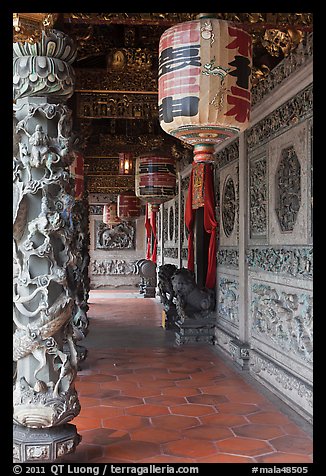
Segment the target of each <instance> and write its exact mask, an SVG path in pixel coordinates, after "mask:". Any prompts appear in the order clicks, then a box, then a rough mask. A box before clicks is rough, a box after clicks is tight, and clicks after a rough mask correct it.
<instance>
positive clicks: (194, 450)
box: [164, 438, 217, 458]
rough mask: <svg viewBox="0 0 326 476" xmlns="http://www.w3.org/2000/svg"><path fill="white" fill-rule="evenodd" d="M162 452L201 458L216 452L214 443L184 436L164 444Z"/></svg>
mask: <svg viewBox="0 0 326 476" xmlns="http://www.w3.org/2000/svg"><path fill="white" fill-rule="evenodd" d="M164 453H166V454H169V455H175V456H188V457H190V458H201V457H204V456H210V455H213V454H215V453H217V450H216V447H215V445H214V444H213V443H212V442H210V441H204V440H202V439H194V438H185V439H183V440H179V441H172V442H171V443H167V444H166V445H164Z"/></svg>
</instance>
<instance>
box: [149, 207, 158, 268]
mask: <svg viewBox="0 0 326 476" xmlns="http://www.w3.org/2000/svg"><path fill="white" fill-rule="evenodd" d="M156 214H157V212H156V211H153V210H152V211H151V216H150V224H151V227H152V232H153V236H154V244H153V252H152V256H151V258H150V259H151V261H153V263H156V260H157V233H156Z"/></svg>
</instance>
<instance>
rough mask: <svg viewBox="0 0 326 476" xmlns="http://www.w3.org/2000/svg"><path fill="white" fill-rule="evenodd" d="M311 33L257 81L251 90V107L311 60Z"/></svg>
mask: <svg viewBox="0 0 326 476" xmlns="http://www.w3.org/2000/svg"><path fill="white" fill-rule="evenodd" d="M312 54H313V33H309V34H308V35H307V36H306V37H305V38H304V40H303V41H302V42H301V43H300V45H299V46H298V48H297V49H296V50H294V51H293V52H292V53H290V55H289V56H287V57H286V58H284V59H283V61H282V62H281V63H279V64H278V65H277V66H276V67H275V68H273V69H272V70H271V71H270V73H269V74H268V76H266V78H265V79H264V80H263V81H259V82H258V83H257V85H256V86H255V87H254V88H253V89H252V105H253V106H256V105H257V104H258V103H260V102H261V101H262V100H263V99H264V97H265V96H266V95H267V94H270V93H271V91H272V90H273V89H274V88H276V87H277V86H279V85H280V84H281V83H282V82H283V81H284V80H285V79H286V78H287V77H289V76H290V74H292V73H294V72H295V71H296V70H298V69H299V68H301V67H302V66H303V65H304V64H305V63H306V62H307V61H309V60H311V59H312Z"/></svg>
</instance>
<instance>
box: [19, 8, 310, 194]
mask: <svg viewBox="0 0 326 476" xmlns="http://www.w3.org/2000/svg"><path fill="white" fill-rule="evenodd" d="M18 15H34V16H35V15H47V20H50V21H48V23H50V25H51V26H53V27H54V28H57V29H59V30H61V31H64V32H65V33H67V34H68V35H69V36H71V37H73V38H74V39H75V41H76V44H77V48H78V54H77V58H76V60H75V62H74V65H73V66H74V69H75V72H76V88H75V94H74V96H73V97H72V98H71V99H70V100H69V104H68V105H70V107H71V108H72V109H73V111H74V125H75V129H76V131H77V132H78V133H79V135H80V138H81V147H82V150H83V153H84V155H85V173H86V176H87V184H88V190H89V192H93V193H95V192H104V193H110V194H118V193H119V192H121V191H123V190H127V189H130V188H133V186H134V178H133V177H130V176H129V177H128V176H119V175H118V154H119V152H132V153H134V155H135V156H136V155H137V154H140V153H145V152H147V151H148V150H150V149H152V148H154V147H159V148H164V149H165V150H166V151H167V152H169V153H170V154H173V155H174V156H175V157H176V158H180V157H183V158H186V160H187V158H188V160H189V161H191V159H192V147H190V146H187V145H186V144H184V143H181V142H180V141H178V140H177V139H174V138H173V137H171V136H169V135H168V134H166V133H165V132H164V131H163V130H162V129H161V127H160V125H159V121H158V107H157V71H158V45H159V39H160V37H161V35H162V34H163V32H164V31H165V30H166V29H167V28H169V27H170V26H172V25H175V24H177V23H182V22H184V21H189V20H193V19H195V18H196V17H197V15H199V13H58V14H18ZM212 15H213V16H214V17H215V18H219V19H223V20H228V21H233V22H236V23H240V24H241V25H242V27H243V28H245V29H246V30H247V31H249V32H250V34H251V35H252V38H253V70H252V84H253V86H255V85H256V84H257V83H258V82H260V81H264V80H265V79H266V77H267V76H268V74H269V72H270V71H271V70H272V69H273V68H274V67H275V66H276V65H277V64H278V63H279V62H280V61H282V59H283V58H284V57H286V56H287V55H289V54H290V53H291V51H293V49H295V48H296V47H297V46H298V45H299V43H300V42H301V41H303V40H304V39H305V36H306V35H307V34H308V33H310V32H311V31H312V13H213V14H212ZM49 17H51V18H49ZM38 20H39V19H38ZM51 22H52V23H51ZM43 25H44V22H43ZM22 33H24V30H23V29H21V30H20V32H19V34H22ZM19 34H18V32H17V31H16V38H15V39H16V41H22V39H21V38H20V37H19ZM25 40H26V38H25Z"/></svg>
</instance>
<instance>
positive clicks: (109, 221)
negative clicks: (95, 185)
mask: <svg viewBox="0 0 326 476" xmlns="http://www.w3.org/2000/svg"><path fill="white" fill-rule="evenodd" d="M103 223H105V224H106V225H108V226H114V225H118V224H119V223H121V220H120V218H119V217H118V215H117V204H116V203H114V202H111V203H108V204H106V205H104V207H103Z"/></svg>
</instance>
